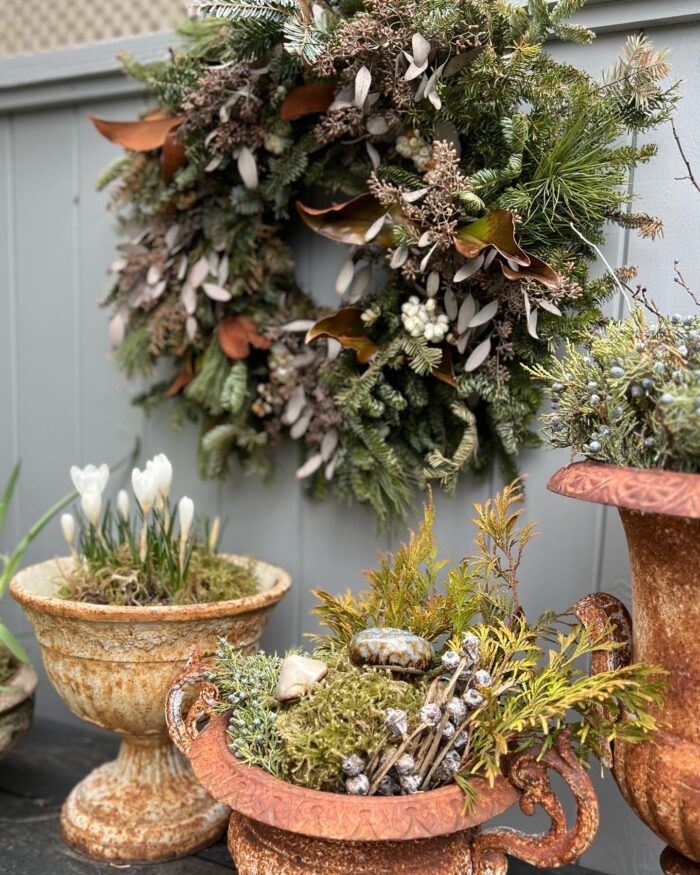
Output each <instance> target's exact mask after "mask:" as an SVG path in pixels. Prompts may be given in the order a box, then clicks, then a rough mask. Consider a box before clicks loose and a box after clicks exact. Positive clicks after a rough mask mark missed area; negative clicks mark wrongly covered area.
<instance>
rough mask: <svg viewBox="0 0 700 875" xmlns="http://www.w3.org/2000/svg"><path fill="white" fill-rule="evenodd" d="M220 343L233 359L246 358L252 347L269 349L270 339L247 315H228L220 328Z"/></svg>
mask: <svg viewBox="0 0 700 875" xmlns="http://www.w3.org/2000/svg"><path fill="white" fill-rule="evenodd" d="M218 337H219V345H220V346H221V349H222V350H223V351H224V352H225V353H226V355H227V356H228V357H229V358H231V359H244V358H247V357H248V356H249V355H250V348H251V346H254V347H255V348H256V349H268V347H269V346H270V340H269V339H268V338H267V337H265V336H264V335H262V334H260V332H259V331H258V329H257V328H256V327H255V323H254V322H253V320H252V319H249V318H248V317H247V316H227V317H226V318H225V319H224V320H223V321H222V322H221V323H220V324H219V328H218Z"/></svg>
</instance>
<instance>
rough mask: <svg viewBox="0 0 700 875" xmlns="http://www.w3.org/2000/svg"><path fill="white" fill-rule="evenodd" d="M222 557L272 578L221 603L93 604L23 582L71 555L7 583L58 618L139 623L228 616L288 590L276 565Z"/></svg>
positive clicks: (19, 597)
mask: <svg viewBox="0 0 700 875" xmlns="http://www.w3.org/2000/svg"><path fill="white" fill-rule="evenodd" d="M220 555H221V556H224V557H225V558H227V559H229V560H230V561H231V562H234V563H236V562H238V563H240V562H243V561H246V562H252V564H253V568H254V570H255V571H256V572H257V573H258V574H260V576H261V578H264V577H265V576H268V577H271V578H272V583H271V584H270V585H269V586H268V587H266V588H265V589H263V590H261V591H260V592H257V593H254V594H253V595H249V596H244V597H243V598H240V599H230V600H228V601H221V602H207V603H203V604H192V605H142V606H136V605H134V606H129V605H96V604H92V603H90V602H77V601H73V600H71V599H61V598H58V597H56V596H49V595H41V594H39V593H37V592H34V591H33V590H32V589H31V588H30V587H28V586H27V585H26V581H27V577H29V576H30V575H31V574H35V573H36V572H38V571H40V570H41V569H46V570H47V571H48V569H49V567H50V566H52V565H53V566H55V567H56V569H58V563H59V562H67V563H69V562H72V559H71V557H70V556H68V557H58V558H56V559H49V560H46V561H45V562H39V563H38V564H36V565H30V566H29V567H27V568H25V569H23V570H22V571H20V572H19V573H18V574H17V575H16V577H15V578H14V580H13V581H12V583H11V584H10V593H11V595H12V597H13V598H14V599H15V600H16V601H18V602H19V603H20V604H21V605H22V607H24V608H33V609H34V610H37V611H40V612H41V613H44V614H52V615H53V616H57V617H71V618H77V619H81V620H92V621H95V622H100V621H101V622H109V623H132V622H134V621H139V622H144V623H148V622H185V621H192V620H206V619H213V618H216V617H231V616H234V615H235V614H245V613H250V612H251V611H256V610H259V609H261V608H265V607H267V606H269V605H274V604H276V603H277V602H278V601H279V600H280V599H281V598H282V596H284V595H285V593H286V592H287V591H288V590H289V588H290V586H291V585H292V580H291V577H290V576H289V574H288V573H287V572H286V571H285V570H284V569H283V568H279V567H278V566H277V565H271V564H270V563H269V562H264V561H263V560H261V559H255V558H254V557H252V556H240V555H237V554H235V553H221V554H220Z"/></svg>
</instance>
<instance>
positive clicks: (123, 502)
mask: <svg viewBox="0 0 700 875" xmlns="http://www.w3.org/2000/svg"><path fill="white" fill-rule="evenodd" d="M117 510H118V511H119V516H120V517H121V518H122V520H123V521H124V522H125V523H127V522H129V495H128V493H127V491H126V489H120V490H119V492H118V493H117Z"/></svg>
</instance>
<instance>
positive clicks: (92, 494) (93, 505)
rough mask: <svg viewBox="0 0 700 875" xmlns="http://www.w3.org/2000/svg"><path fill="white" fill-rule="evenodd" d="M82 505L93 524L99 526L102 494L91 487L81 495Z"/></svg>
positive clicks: (86, 516) (87, 517)
mask: <svg viewBox="0 0 700 875" xmlns="http://www.w3.org/2000/svg"><path fill="white" fill-rule="evenodd" d="M80 506H81V507H82V509H83V513H84V514H85V518H86V519H87V521H88V522H89V523H90V525H91V526H94V527H95V528H97V526H98V524H99V522H100V511H101V510H102V496H101V495H100V493H99V492H98V491H97V490H96V489H89V490H88V491H87V492H84V493H83V494H82V495H81V497H80Z"/></svg>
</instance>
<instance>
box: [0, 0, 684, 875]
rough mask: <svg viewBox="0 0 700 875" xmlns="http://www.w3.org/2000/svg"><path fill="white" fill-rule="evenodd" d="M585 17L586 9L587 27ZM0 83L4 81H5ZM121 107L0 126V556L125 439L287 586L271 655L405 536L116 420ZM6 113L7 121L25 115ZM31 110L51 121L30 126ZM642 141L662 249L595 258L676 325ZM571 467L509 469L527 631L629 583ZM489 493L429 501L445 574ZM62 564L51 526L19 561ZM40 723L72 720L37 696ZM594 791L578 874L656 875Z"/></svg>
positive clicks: (650, 840) (269, 641)
mask: <svg viewBox="0 0 700 875" xmlns="http://www.w3.org/2000/svg"><path fill="white" fill-rule="evenodd" d="M602 5H603V6H605V8H606V10H607V9H611V10H613V13H611V14H613V16H614V9H615V7H616V6H619V7H620V8H622V7H623V6H624V7H625V9H627V8H628V7H629V6H630V4H629V3H627V4H624V3H623V4H620V3H616V2H615V0H609V2H608V3H605V4H602ZM662 5H663V4H662ZM676 5H678V4H676ZM645 8H650V7H649V4H646V6H645ZM669 8H670V7H669ZM674 8H675V7H674ZM684 8H685V7H684ZM595 9H596V7H595V6H592V7H591V10H590V11H591V14H594V13H595ZM659 14H662V13H661V11H659ZM606 20H607V19H606ZM699 31H700V28H698V25H697V23H692V24H684V25H677V26H672V27H659V28H655V29H654V30H652V31H651V35H652V37H653V39H654V41H655V43H657V44H658V45H662V44H667V45H670V46H671V48H672V56H673V61H674V65H675V68H676V71H677V72H678V74H679V75H682V76H684V77H685V78H686V79H687V80H688V81H689V85H688V86H687V87H686V89H685V90H686V98H685V101H684V104H683V108H682V112H681V116H680V119H679V128H680V130H681V133H682V134H683V136H684V139H685V141H686V144H687V145H688V147H689V152H690V154H691V157H692V159H693V160H694V163H695V166H696V168H698V169H700V93H698V91H697V83H698V63H699V61H698V53H697V49H696V47H695V46H696V43H697V39H698V35H699ZM623 41H624V34H623V33H618V32H611V33H605V34H604V35H603V36H601V37H600V38H599V39H598V40H597V41H596V43H595V44H594V45H593V46H590V47H577V46H559V45H555V46H553V47H552V50H553V52H554V53H555V54H556V55H557V56H559V57H562V58H566V59H567V60H569V61H571V62H572V63H574V64H576V65H579V66H582V67H586V68H587V69H589V70H591V71H592V72H593V73H596V74H597V73H599V72H600V70H601V69H603V68H605V67H607V66H609V65H610V63H611V62H612V61H613V60H614V58H615V57H616V55H617V51H618V49H619V47H620V46H621V44H622V43H623ZM3 69H4V70H5V72H7V67H6V66H5V67H3ZM103 72H104V71H103ZM47 78H49V77H47ZM101 83H103V87H104V90H102V91H101V88H102V85H101ZM120 89H121V86H120V85H119V84H118V83H117V82H116V80H115V79H114V78H110V77H104V78H100V79H95V80H90V81H88V80H85V79H83V80H78V79H76V82H75V83H73V84H71V85H70V86H66V88H65V89H64V90H63V91H62V90H61V86H60V83H51V85H50V87H49V86H47V87H44V86H42V85H41V84H39V85H37V88H36V89H33V87H32V86H31V85H30V86H25V91H23V93H22V94H23V98H22V99H25V100H26V107H27V108H26V111H24V112H21V111H20V112H16V114H14V115H9V114H5V115H0V308H1V310H0V312H1V313H2V318H0V369H1V370H0V373H2V374H3V379H2V381H0V404H2V407H1V408H0V409H2V410H3V413H4V414H6V412H9V413H10V416H9V419H8V417H7V415H5V419H4V422H3V427H2V429H0V465H1V466H2V470H0V476H2V475H4V473H5V471H6V470H9V467H10V465H11V462H12V460H13V459H14V456H15V454H16V452H17V449H18V448H19V449H21V452H22V455H23V457H24V459H25V471H24V475H23V478H22V484H21V488H20V490H19V494H18V496H17V497H18V502H17V506H16V508H15V514H14V516H13V517H12V518H11V519H10V524H9V526H8V528H7V532H6V533H5V536H4V539H3V544H4V543H5V542H8V543H10V542H13V541H14V539H15V538H16V536H17V534H18V533H19V532H21V531H22V530H24V529H25V528H26V527H27V525H28V524H29V523H31V521H32V520H33V519H34V518H35V517H36V516H37V515H38V513H39V512H40V511H41V510H43V509H44V508H45V506H46V505H47V504H48V502H49V501H50V500H51V499H53V498H54V497H56V496H58V495H60V494H62V493H63V492H64V491H65V490H66V489H67V488H68V486H69V483H68V478H67V469H68V466H69V465H70V464H71V463H72V462H74V461H80V462H81V463H85V462H87V461H102V460H103V459H104V460H113V459H115V458H117V457H118V456H119V455H121V454H122V453H123V452H125V451H126V450H127V449H128V447H129V446H130V443H131V437H132V436H133V435H134V434H137V433H138V434H140V436H141V438H142V442H143V451H142V458H146V457H147V456H148V455H150V454H152V453H154V452H158V451H164V452H166V453H168V455H169V456H170V457H171V458H172V459H173V461H174V463H175V468H176V480H175V485H174V488H175V492H176V494H178V495H180V494H185V493H186V494H188V495H190V496H191V497H192V498H193V499H194V500H195V502H196V503H197V505H198V506H199V507H201V508H202V509H206V510H208V511H215V510H216V511H218V512H219V513H220V514H221V515H222V516H223V517H224V519H227V527H226V529H225V532H224V535H223V539H222V541H223V546H224V547H225V548H226V549H229V550H233V551H236V552H249V553H252V554H255V555H258V556H260V557H261V558H265V559H268V560H269V561H272V562H275V563H277V564H281V565H284V566H285V567H286V568H288V570H289V571H290V572H291V573H292V576H293V578H294V582H295V589H294V591H293V593H292V594H291V595H290V596H289V598H288V599H287V600H286V602H285V603H284V604H283V605H281V606H280V607H279V608H278V610H277V611H276V612H275V613H274V615H273V618H272V620H271V623H270V626H269V628H268V630H267V632H266V635H265V639H264V644H265V646H266V647H267V648H269V649H280V650H281V649H284V648H286V647H288V646H290V645H292V644H295V643H298V642H300V641H301V635H302V633H304V632H313V631H315V630H316V628H317V626H316V623H315V621H314V619H313V618H311V617H310V616H309V609H310V608H311V607H312V605H313V599H312V598H311V596H310V595H309V590H310V589H311V588H312V587H317V586H319V587H324V588H326V589H329V590H331V591H333V592H339V591H341V590H344V589H345V588H347V587H353V588H356V589H357V588H360V587H361V586H362V585H363V583H364V579H363V576H362V572H363V570H364V569H367V568H371V567H372V566H373V565H374V564H375V560H376V554H377V551H381V550H386V549H388V548H389V547H392V546H395V545H396V544H397V543H398V540H399V539H400V538H402V537H403V533H397V534H393V535H377V533H376V530H375V527H374V522H373V519H372V517H371V515H370V514H369V513H367V512H366V511H364V510H362V509H358V508H349V509H348V508H346V507H344V506H342V505H340V504H337V503H333V502H326V503H323V504H320V503H317V502H313V501H311V500H309V499H308V498H307V497H306V496H305V495H304V493H303V486H302V484H300V483H298V482H297V481H296V480H295V478H294V470H295V468H296V466H297V458H296V454H295V451H294V448H289V447H288V448H286V449H284V450H283V451H281V452H280V453H279V454H278V459H277V464H278V472H277V476H276V478H275V479H274V480H273V481H271V482H270V483H261V482H260V481H259V480H258V479H256V478H246V477H243V476H242V475H241V474H240V473H239V472H235V473H234V476H232V477H231V478H230V479H229V480H227V481H226V482H224V483H203V482H202V481H200V480H199V477H198V474H197V469H196V455H195V442H196V430H195V428H194V427H193V426H187V427H186V428H185V429H184V430H183V431H181V432H175V431H173V430H172V429H171V428H170V424H169V419H168V412H167V411H158V412H157V413H155V414H153V415H152V416H150V417H148V418H146V417H144V416H143V414H142V413H141V412H140V411H138V410H136V409H134V408H133V407H132V406H131V405H130V404H129V396H130V395H131V394H134V393H135V391H136V387H135V386H134V385H133V384H132V385H127V384H126V382H125V380H124V379H123V377H122V376H121V375H120V374H118V373H117V371H116V370H115V369H114V367H113V366H112V364H111V363H110V362H109V349H108V344H107V338H106V314H105V313H104V311H102V310H100V309H99V308H98V307H97V301H98V300H99V299H100V298H101V297H102V295H103V294H104V292H105V290H106V288H107V278H106V275H105V269H106V266H107V265H108V264H109V263H110V261H111V260H112V259H113V257H114V243H115V237H114V218H113V216H112V215H111V214H110V213H108V212H107V211H106V210H105V205H106V202H107V197H106V195H105V194H99V193H96V192H95V191H94V188H93V182H94V179H95V177H96V175H97V173H98V172H99V170H101V169H102V167H104V165H105V164H106V163H107V162H108V161H109V160H110V158H111V157H112V156H115V155H117V154H118V153H119V150H118V149H117V147H115V146H113V145H112V144H110V143H107V142H105V141H104V140H102V139H101V138H99V137H98V136H97V135H96V134H95V133H94V131H93V129H92V126H91V125H90V123H89V122H88V121H87V119H86V116H85V113H86V112H87V111H91V112H95V113H96V114H98V115H104V116H108V117H112V118H128V117H133V115H134V114H135V113H136V112H137V111H138V109H139V107H140V106H141V104H142V100H141V98H139V97H138V96H130V97H128V98H126V97H124V98H122V99H117V100H114V99H108V95H110V94H115V93H125V92H122V91H120ZM81 93H82V94H84V95H85V98H84V99H83V100H82V101H76V98H75V97H74V95H76V94H81ZM95 95H98V97H95ZM99 95H104V96H99ZM1 96H2V95H0V97H1ZM18 100H20V99H19V98H18V99H17V100H15V102H14V106H15V107H18V108H19V109H20V110H21V108H22V103H21V100H20V102H19V103H18ZM39 103H46V104H51V108H50V109H45V110H41V109H38V108H37V107H38V104H39ZM6 105H9V104H6ZM652 138H653V139H656V140H658V141H659V142H660V143H661V153H660V156H659V158H658V159H657V160H656V161H655V162H653V163H652V164H651V165H649V167H647V168H642V169H641V170H640V171H639V172H638V173H637V176H636V179H635V188H636V189H637V190H638V191H641V192H643V195H644V200H643V202H642V204H641V205H640V206H641V207H642V208H644V209H647V210H649V211H650V212H656V211H658V212H660V213H661V214H662V216H663V218H664V219H665V221H666V236H665V238H664V239H663V240H660V241H656V242H655V243H649V242H648V241H639V240H638V239H637V238H636V237H635V236H634V235H629V234H625V233H619V232H613V233H612V234H611V235H610V237H609V239H608V242H607V245H606V250H605V252H606V255H607V257H608V259H609V261H610V262H611V263H612V264H620V263H622V262H623V261H624V259H625V256H626V255H628V256H629V258H628V260H629V261H631V262H633V263H637V264H638V265H639V267H640V281H642V282H644V283H645V284H646V285H648V286H649V287H650V288H651V289H652V290H653V296H654V297H655V298H656V299H657V300H658V301H659V303H660V304H662V306H663V307H664V308H668V309H670V310H674V309H677V310H679V311H683V310H687V309H688V306H687V303H686V302H685V299H684V298H683V297H682V295H681V294H680V292H679V290H678V289H677V287H675V286H674V285H673V282H672V279H673V277H672V262H673V259H674V257H681V258H682V260H683V269H684V271H685V273H686V276H687V278H688V279H689V281H690V282H691V284H693V285H694V286H695V288H700V264H699V263H698V260H697V258H696V257H695V250H696V247H697V225H698V222H697V217H698V215H699V214H700V195H698V194H697V193H696V192H694V191H693V190H692V189H691V188H690V186H689V185H688V183H685V182H675V181H674V180H673V177H674V176H681V175H683V174H684V169H683V167H682V164H681V163H680V160H679V158H678V155H677V153H676V150H675V145H674V143H673V140H672V137H671V134H670V130H664V131H662V132H661V134H660V135H659V134H653V135H652ZM293 245H294V250H295V254H296V256H297V268H296V270H297V277H298V279H299V281H300V283H301V284H302V286H304V287H305V288H307V289H308V290H309V291H311V292H312V293H313V294H314V296H315V297H316V298H317V300H319V301H321V302H324V301H325V302H327V303H332V301H333V298H334V292H333V283H334V279H335V275H336V272H337V269H338V267H339V265H340V263H341V262H342V260H343V258H344V257H345V256H344V251H343V248H342V247H339V246H335V245H333V244H330V243H328V242H327V241H323V240H320V239H318V238H315V237H310V236H309V235H307V234H305V233H303V232H302V233H300V234H298V236H296V237H295V239H294V241H293ZM619 307H620V302H619V301H618V302H615V303H614V304H613V305H612V309H613V311H615V310H617V309H618V308H619ZM13 308H14V309H13ZM567 459H568V457H567V454H566V453H565V452H561V451H559V452H554V451H550V450H541V451H533V452H528V453H526V454H525V455H524V456H523V457H522V460H521V465H522V469H523V471H524V472H526V473H527V474H528V479H527V482H526V493H527V509H526V518H527V519H528V520H539V522H540V525H539V528H540V530H541V532H542V534H541V536H540V537H539V538H538V539H537V540H535V541H534V542H533V543H532V545H531V548H530V550H529V555H528V556H527V557H526V559H525V561H524V564H523V569H522V570H523V575H522V597H523V601H524V604H525V606H526V609H527V610H528V611H529V612H530V613H531V614H536V613H538V612H539V611H542V610H545V609H549V608H555V609H561V608H564V607H566V606H569V605H570V604H572V603H573V602H574V601H575V600H576V599H577V598H578V597H580V596H581V595H583V594H585V593H586V592H589V591H591V590H593V589H607V590H609V591H612V592H614V593H615V594H617V595H620V596H622V597H624V598H628V597H629V566H628V561H627V555H626V548H625V545H624V539H623V536H622V532H621V527H620V524H619V520H618V518H617V515H616V513H615V512H610V511H605V510H603V509H602V508H598V507H596V506H594V505H589V504H584V503H580V502H573V501H569V500H566V499H563V498H560V497H558V496H554V495H551V494H550V493H548V492H547V491H546V481H547V479H548V477H549V476H550V474H551V473H552V472H553V471H554V470H555V469H556V468H557V467H558V466H560V465H561V464H564V463H565V462H566V461H567ZM123 477H126V473H125V474H124V475H123ZM122 479H123V478H122ZM500 484H501V479H500V477H499V475H498V473H497V472H494V473H493V474H492V476H491V477H490V478H486V479H485V480H476V479H470V478H467V479H466V480H465V482H464V483H463V484H462V485H461V486H460V488H459V490H458V492H457V495H456V496H455V498H453V499H448V498H445V497H443V496H437V500H436V503H437V507H438V522H437V536H438V540H439V542H440V543H441V545H442V548H443V553H444V555H445V556H448V557H450V558H452V559H459V558H460V557H461V556H462V555H464V554H465V553H468V552H470V550H471V539H472V535H473V527H472V525H471V522H470V520H471V517H472V502H474V501H483V500H484V499H485V498H487V497H488V496H489V495H490V494H491V493H492V491H493V489H494V488H496V487H497V486H499V485H500ZM419 516H420V508H419V506H418V503H417V505H416V508H415V509H414V512H413V514H412V518H411V520H410V522H411V524H412V525H413V526H415V524H416V523H417V521H418V519H419ZM62 551H63V545H62V543H61V537H60V534H59V532H58V529H57V527H56V526H54V527H53V528H52V529H51V530H50V531H47V532H46V533H45V535H44V536H43V537H42V539H41V540H40V541H39V542H37V544H36V546H35V548H34V549H33V550H32V552H31V553H30V555H29V557H28V558H29V559H30V560H35V559H40V558H44V557H46V556H51V555H56V554H57V553H60V552H62ZM2 614H3V616H4V617H5V618H7V619H10V620H11V621H12V622H13V623H14V627H15V628H16V629H18V630H19V631H20V632H21V633H22V640H23V641H24V642H25V644H26V645H27V646H28V647H29V649H30V652H31V655H32V657H33V658H34V660H35V662H38V654H37V652H36V647H35V645H34V643H33V639H32V636H31V633H30V632H29V630H28V627H27V625H26V622H25V621H24V620H23V618H22V617H21V613H20V612H19V611H17V610H16V608H15V607H14V606H6V605H3V606H2ZM38 712H39V713H40V714H44V715H48V716H52V717H54V718H56V719H60V720H65V721H71V720H73V719H74V718H72V717H71V716H70V714H69V712H68V710H67V709H66V708H65V706H64V705H63V704H62V703H61V702H60V701H59V700H58V697H57V696H56V694H55V693H54V692H53V690H52V688H51V686H50V684H49V683H48V681H47V680H46V679H45V678H44V680H43V683H42V685H41V688H40V692H39V698H38ZM596 782H597V784H598V786H599V792H600V795H601V805H602V810H603V817H602V823H601V829H600V833H599V836H598V839H597V841H596V844H595V845H594V847H593V849H592V850H591V851H590V852H589V854H587V855H586V858H585V860H584V863H585V864H587V865H589V866H591V867H593V868H596V869H600V870H601V871H605V872H609V873H611V875H613V873H614V875H652V873H656V872H657V871H658V865H657V862H656V861H657V858H658V851H659V849H660V843H659V842H658V841H657V840H656V839H655V838H654V837H653V836H652V835H651V833H649V831H648V830H646V829H645V828H644V827H643V826H642V825H641V823H640V822H639V821H638V820H637V819H636V818H635V817H634V815H633V814H632V813H631V812H630V810H629V809H628V808H627V806H626V805H625V804H624V802H623V801H622V800H621V798H620V796H619V793H618V791H617V788H616V787H615V785H614V782H613V781H612V780H610V778H607V779H606V780H605V781H604V782H598V780H597V779H596ZM511 820H512V818H511ZM521 825H523V826H525V827H526V828H530V829H531V828H533V826H535V824H532V823H525V822H521ZM536 825H537V826H538V827H541V826H542V825H543V823H542V821H540V822H538V823H537V824H536Z"/></svg>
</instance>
